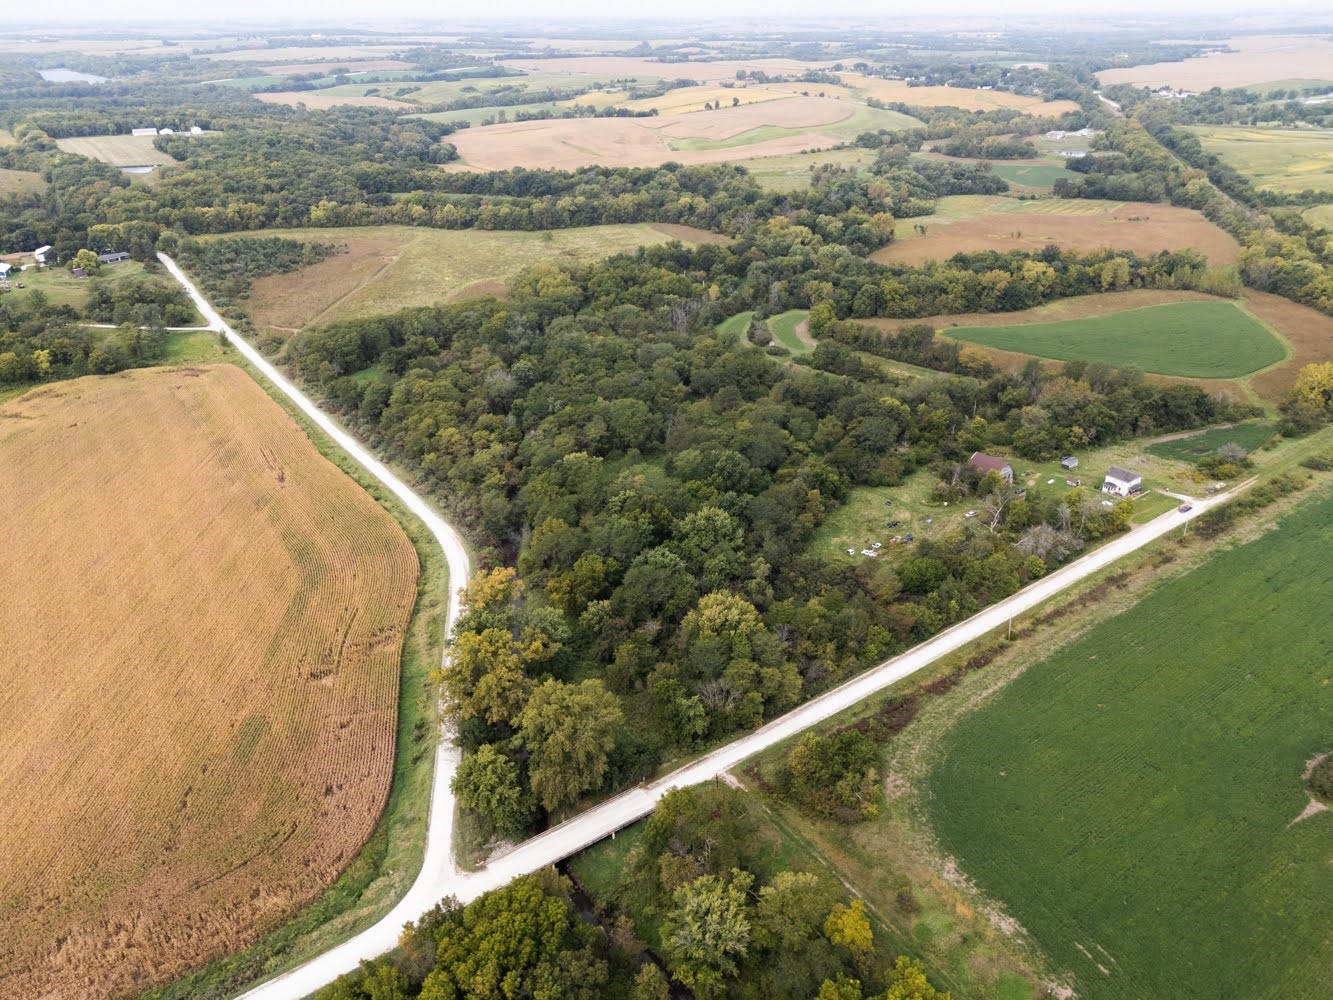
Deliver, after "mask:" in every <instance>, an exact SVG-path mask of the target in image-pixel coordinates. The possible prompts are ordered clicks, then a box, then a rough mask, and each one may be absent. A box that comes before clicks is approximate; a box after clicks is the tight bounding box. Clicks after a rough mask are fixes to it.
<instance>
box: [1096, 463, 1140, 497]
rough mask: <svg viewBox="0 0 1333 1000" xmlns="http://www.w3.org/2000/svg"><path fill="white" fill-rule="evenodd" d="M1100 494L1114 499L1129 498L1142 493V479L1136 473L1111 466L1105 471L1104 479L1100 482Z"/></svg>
mask: <svg viewBox="0 0 1333 1000" xmlns="http://www.w3.org/2000/svg"><path fill="white" fill-rule="evenodd" d="M1102 492H1103V493H1109V494H1111V496H1115V497H1129V496H1133V495H1134V494H1135V493H1142V492H1143V477H1142V476H1140V475H1139V474H1138V473H1137V472H1131V471H1130V470H1129V469H1122V468H1120V467H1119V466H1116V465H1113V466H1111V467H1110V468H1109V469H1107V470H1106V479H1105V480H1104V481H1103V482H1102Z"/></svg>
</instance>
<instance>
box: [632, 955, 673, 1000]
mask: <svg viewBox="0 0 1333 1000" xmlns="http://www.w3.org/2000/svg"><path fill="white" fill-rule="evenodd" d="M630 1000H671V987H670V985H669V984H668V983H667V978H666V975H665V974H664V973H663V972H662V970H661V969H659V968H658V967H657V966H656V965H654V964H653V963H652V962H649V963H648V964H646V965H644V966H643V967H642V968H640V969H639V974H638V975H637V976H635V977H634V989H633V990H632V991H631V992H630Z"/></svg>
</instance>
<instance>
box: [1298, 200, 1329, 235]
mask: <svg viewBox="0 0 1333 1000" xmlns="http://www.w3.org/2000/svg"><path fill="white" fill-rule="evenodd" d="M1301 214H1302V215H1303V216H1304V217H1305V221H1306V222H1308V223H1310V225H1312V226H1322V227H1323V228H1324V229H1328V230H1330V231H1333V205H1316V206H1315V207H1314V208H1307V209H1306V210H1305V211H1304V212H1302V213H1301Z"/></svg>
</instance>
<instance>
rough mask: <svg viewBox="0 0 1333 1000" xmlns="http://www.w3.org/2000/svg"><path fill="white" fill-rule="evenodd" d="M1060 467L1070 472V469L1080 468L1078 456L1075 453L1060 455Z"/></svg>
mask: <svg viewBox="0 0 1333 1000" xmlns="http://www.w3.org/2000/svg"><path fill="white" fill-rule="evenodd" d="M1060 468H1062V469H1064V470H1065V471H1066V472H1068V471H1069V470H1070V469H1077V468H1078V458H1077V457H1076V456H1074V455H1062V456H1060Z"/></svg>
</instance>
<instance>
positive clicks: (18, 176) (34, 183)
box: [0, 168, 46, 197]
mask: <svg viewBox="0 0 1333 1000" xmlns="http://www.w3.org/2000/svg"><path fill="white" fill-rule="evenodd" d="M45 190H46V181H45V180H43V179H42V175H41V174H37V173H33V172H32V171H31V170H8V169H3V168H0V197H3V196H6V195H11V194H37V193H38V192H41V191H45Z"/></svg>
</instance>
